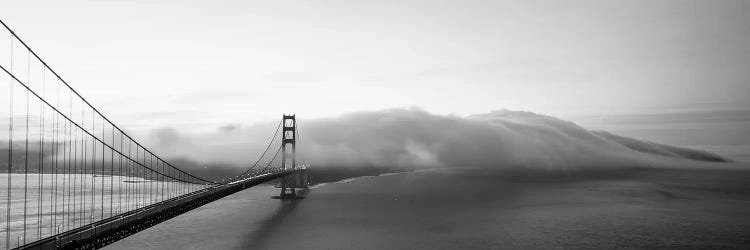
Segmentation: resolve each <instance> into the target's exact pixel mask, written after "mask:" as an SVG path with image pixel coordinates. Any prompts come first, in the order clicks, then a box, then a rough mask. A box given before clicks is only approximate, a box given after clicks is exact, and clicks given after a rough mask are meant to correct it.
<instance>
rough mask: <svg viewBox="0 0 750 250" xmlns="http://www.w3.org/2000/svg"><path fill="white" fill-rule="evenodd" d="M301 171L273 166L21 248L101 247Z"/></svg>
mask: <svg viewBox="0 0 750 250" xmlns="http://www.w3.org/2000/svg"><path fill="white" fill-rule="evenodd" d="M302 170H303V169H297V170H284V171H282V170H280V169H273V170H269V171H266V172H264V173H261V174H258V175H255V176H251V177H249V178H246V179H242V180H238V181H234V182H230V183H226V184H219V185H214V186H211V187H208V188H205V189H201V190H198V191H195V192H192V193H189V194H185V195H182V196H178V197H175V198H172V199H169V200H165V201H162V202H157V203H154V204H151V205H148V206H146V207H142V208H139V209H135V210H132V211H128V212H125V213H122V214H120V215H117V216H113V217H110V218H108V219H104V220H100V221H97V222H95V223H92V224H88V225H85V226H82V227H79V228H76V229H73V230H70V231H66V232H63V233H60V234H58V235H54V236H51V237H47V238H45V239H41V240H38V241H35V242H32V243H29V244H26V245H23V246H21V247H20V248H18V249H98V248H102V247H104V246H106V245H109V244H111V243H113V242H115V241H118V240H120V239H123V238H125V237H128V236H130V235H133V234H135V233H137V232H140V231H142V230H144V229H147V228H149V227H152V226H154V225H156V224H159V223H161V222H164V221H166V220H168V219H170V218H173V217H175V216H178V215H180V214H183V213H186V212H188V211H190V210H193V209H195V208H198V207H200V206H203V205H205V204H207V203H210V202H213V201H215V200H218V199H221V198H223V197H226V196H228V195H231V194H234V193H237V192H239V191H242V190H245V189H247V188H250V187H253V186H256V185H258V184H261V183H264V182H267V181H270V180H273V179H277V178H281V177H284V176H287V175H289V174H292V173H294V172H295V171H302Z"/></svg>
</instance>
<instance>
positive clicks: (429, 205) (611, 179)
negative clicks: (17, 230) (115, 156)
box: [107, 169, 750, 249]
mask: <svg viewBox="0 0 750 250" xmlns="http://www.w3.org/2000/svg"><path fill="white" fill-rule="evenodd" d="M748 178H750V171H744V170H683V169H668V170H667V169H623V170H618V171H611V172H607V173H591V174H589V175H569V176H566V177H560V176H559V175H543V174H542V175H538V174H534V175H523V174H521V175H519V174H512V175H508V174H501V173H497V174H492V173H487V172H486V171H482V170H472V169H461V170H457V169H438V170H430V171H420V172H410V173H401V174H394V175H388V176H379V177H361V178H356V179H352V180H348V181H343V182H337V183H330V184H326V185H322V186H319V187H317V188H313V189H311V190H309V192H308V193H307V194H306V198H305V199H302V200H294V201H282V200H276V199H272V198H271V196H273V195H277V192H278V189H275V188H273V187H272V186H260V187H257V188H252V189H249V190H246V191H243V192H239V193H237V194H234V195H232V196H229V197H226V198H224V199H221V200H219V201H216V202H214V203H210V204H207V205H205V206H203V207H201V208H198V209H196V210H193V211H191V212H188V213H186V214H184V215H181V216H179V217H176V218H174V219H171V220H169V221H167V222H165V223H162V224H159V225H157V226H155V227H152V228H150V229H147V230H145V231H142V232H140V233H137V234H135V235H133V236H131V237H128V238H126V239H124V240H121V241H119V242H116V243H114V244H112V245H110V246H108V247H107V248H108V249H612V248H637V249H643V248H647V249H668V248H681V249H701V248H712V249H747V248H748V247H750V225H748V223H747V222H748V221H750V213H747V209H748V208H749V207H750V183H748V182H747V181H746V180H747V179H748Z"/></svg>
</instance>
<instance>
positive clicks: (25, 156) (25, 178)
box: [19, 55, 31, 246]
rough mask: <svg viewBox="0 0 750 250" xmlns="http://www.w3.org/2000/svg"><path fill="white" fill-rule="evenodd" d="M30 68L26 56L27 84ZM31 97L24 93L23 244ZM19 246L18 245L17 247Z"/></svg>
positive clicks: (27, 92)
mask: <svg viewBox="0 0 750 250" xmlns="http://www.w3.org/2000/svg"><path fill="white" fill-rule="evenodd" d="M30 67H31V60H30V56H28V55H27V60H26V70H27V73H26V78H27V82H29V79H28V78H30V75H31V70H30V69H29V68H30ZM30 99H31V97H30V96H29V91H26V140H25V141H26V142H25V144H26V150H25V153H24V163H23V238H22V239H23V244H26V215H27V211H26V210H27V205H28V190H29V189H28V184H29V100H30ZM19 246H20V245H19Z"/></svg>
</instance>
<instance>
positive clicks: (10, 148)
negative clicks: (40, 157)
mask: <svg viewBox="0 0 750 250" xmlns="http://www.w3.org/2000/svg"><path fill="white" fill-rule="evenodd" d="M10 70H11V71H13V34H11V35H10ZM14 84H15V83H14V82H13V79H10V84H9V90H8V97H9V98H8V99H9V100H10V109H9V115H8V195H7V197H8V200H7V203H6V207H7V209H6V210H7V211H6V228H5V248H6V249H10V211H11V209H10V208H11V203H10V198H11V195H12V194H11V188H10V186H11V183H12V180H11V179H12V178H11V176H12V175H13V85H14Z"/></svg>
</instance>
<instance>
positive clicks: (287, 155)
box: [279, 114, 297, 199]
mask: <svg viewBox="0 0 750 250" xmlns="http://www.w3.org/2000/svg"><path fill="white" fill-rule="evenodd" d="M282 119H283V120H282V122H281V126H282V136H281V168H282V169H283V170H287V169H289V168H291V169H292V170H295V169H296V167H297V120H296V118H295V117H294V115H286V114H284V115H283V117H282ZM287 146H291V150H290V151H291V152H287ZM288 163H290V164H289V165H287V164H288ZM296 187H297V175H296V174H291V175H287V176H285V177H284V178H282V179H281V195H280V196H279V197H280V198H282V199H284V198H291V199H294V198H296V197H297V191H296V190H295V188H296ZM287 190H288V191H289V192H287Z"/></svg>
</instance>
